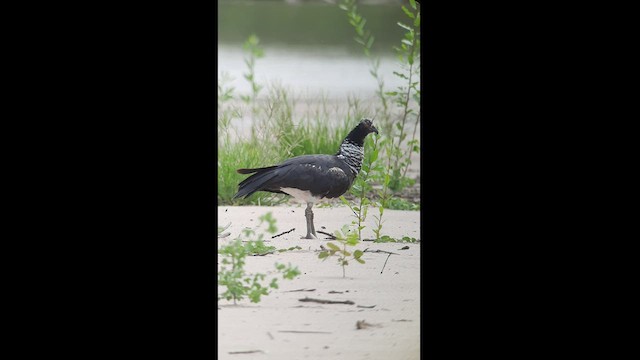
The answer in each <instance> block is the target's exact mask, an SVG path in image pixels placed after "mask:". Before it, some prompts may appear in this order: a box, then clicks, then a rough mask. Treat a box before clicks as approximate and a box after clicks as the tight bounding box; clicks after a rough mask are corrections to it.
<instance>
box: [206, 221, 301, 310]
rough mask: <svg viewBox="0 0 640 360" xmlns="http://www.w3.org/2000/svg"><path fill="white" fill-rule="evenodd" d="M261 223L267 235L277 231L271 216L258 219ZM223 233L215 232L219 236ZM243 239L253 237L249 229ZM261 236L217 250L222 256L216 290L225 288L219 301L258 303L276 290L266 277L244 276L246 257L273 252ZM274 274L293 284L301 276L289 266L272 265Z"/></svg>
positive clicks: (294, 268)
mask: <svg viewBox="0 0 640 360" xmlns="http://www.w3.org/2000/svg"><path fill="white" fill-rule="evenodd" d="M264 222H266V223H267V224H268V227H267V229H266V231H267V232H268V233H271V234H274V233H275V232H276V231H277V229H276V226H275V219H273V217H272V216H271V213H267V214H265V215H263V216H261V217H260V223H259V224H258V226H260V225H262V224H263V223H264ZM221 231H222V230H220V229H219V230H218V232H219V233H220V232H221ZM243 233H244V235H245V237H247V238H249V237H252V236H254V235H255V232H254V231H253V230H251V229H245V230H243ZM263 237H264V234H262V233H261V234H259V235H258V237H257V240H250V241H248V242H246V243H243V242H242V240H241V237H240V236H239V237H238V238H236V239H235V240H233V241H232V242H230V243H229V244H227V245H225V246H222V247H221V248H220V249H218V254H220V255H222V260H221V264H222V265H221V266H220V269H219V270H218V286H223V287H225V288H226V289H225V291H223V292H222V293H221V294H220V295H219V296H218V300H220V299H226V300H233V303H234V304H236V303H237V301H239V300H242V299H244V298H245V297H248V298H249V300H250V301H251V302H254V303H257V302H260V299H261V297H262V296H266V295H269V289H277V288H278V278H277V277H272V278H271V281H270V282H268V280H267V275H266V274H262V273H256V274H248V273H246V271H245V269H244V266H245V263H246V257H247V256H249V255H264V254H267V253H270V252H273V251H274V250H275V247H273V246H266V245H265V244H264V242H263V240H262V239H263ZM292 249H293V248H289V249H284V250H283V251H288V250H292ZM274 267H275V270H274V272H275V273H278V274H280V275H281V276H282V279H286V280H292V279H294V278H295V277H296V276H298V275H300V271H299V270H298V268H297V267H294V266H292V265H291V264H288V265H284V264H279V263H275V265H274Z"/></svg>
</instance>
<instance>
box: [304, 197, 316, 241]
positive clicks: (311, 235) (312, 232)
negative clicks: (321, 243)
mask: <svg viewBox="0 0 640 360" xmlns="http://www.w3.org/2000/svg"><path fill="white" fill-rule="evenodd" d="M312 207H313V203H312V202H308V203H307V208H306V209H305V210H304V217H305V218H307V236H305V237H304V238H303V239H317V238H318V237H317V235H316V228H315V227H314V226H313V211H312V210H311V208H312Z"/></svg>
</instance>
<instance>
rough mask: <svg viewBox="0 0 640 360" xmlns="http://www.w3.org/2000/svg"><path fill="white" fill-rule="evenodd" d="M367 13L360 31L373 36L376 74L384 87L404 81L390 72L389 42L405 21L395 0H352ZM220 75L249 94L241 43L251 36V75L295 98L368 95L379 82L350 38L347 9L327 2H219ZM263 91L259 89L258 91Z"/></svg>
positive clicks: (393, 64)
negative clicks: (257, 53) (257, 54)
mask: <svg viewBox="0 0 640 360" xmlns="http://www.w3.org/2000/svg"><path fill="white" fill-rule="evenodd" d="M358 10H359V12H360V13H362V14H363V16H364V18H366V19H367V25H366V29H368V30H369V31H371V34H373V35H374V37H375V39H376V40H375V42H374V46H373V49H372V50H373V56H374V58H379V59H380V68H379V74H380V75H381V76H382V78H383V80H384V83H385V90H386V91H392V90H395V89H396V88H397V86H399V85H402V84H403V82H402V81H401V80H402V79H400V78H398V77H397V76H395V75H393V72H394V71H401V69H400V68H399V62H398V61H397V59H396V57H395V51H394V50H393V46H398V44H399V43H400V40H401V39H402V34H403V29H402V28H400V27H399V26H398V25H397V22H398V21H404V22H406V21H405V20H406V16H405V15H404V14H403V13H402V10H401V9H400V2H398V1H391V2H383V3H379V4H373V5H365V4H361V5H358ZM218 17H219V21H218V37H219V38H218V69H217V70H218V77H219V79H220V78H221V77H222V76H223V75H224V76H228V77H230V78H231V79H232V80H231V81H227V85H228V86H233V87H234V88H235V91H236V92H238V93H241V94H248V93H250V91H251V85H250V84H249V82H248V81H246V80H245V79H244V77H243V74H244V73H246V72H247V65H246V64H245V61H244V58H245V57H247V56H248V53H247V52H245V51H243V49H242V44H243V42H244V41H245V40H246V39H247V38H248V37H249V36H250V35H251V34H255V35H256V36H257V37H258V38H260V44H261V46H262V47H263V49H264V53H265V56H264V57H263V58H260V59H257V60H256V63H255V74H256V81H257V82H258V83H259V84H261V85H265V86H266V85H269V84H275V83H279V84H280V85H283V86H285V87H287V88H289V89H290V90H291V91H292V92H293V93H295V95H296V96H297V97H298V98H302V99H314V98H319V97H324V98H326V99H328V100H337V101H339V100H345V101H346V98H347V96H349V95H353V96H356V97H358V98H360V99H363V100H366V99H373V98H374V97H375V96H376V95H375V92H376V90H377V87H378V84H377V81H376V79H375V78H374V77H373V76H372V75H371V74H370V69H371V60H370V59H368V58H367V57H366V56H365V55H364V53H363V51H362V47H361V45H359V44H357V43H356V42H355V41H354V40H353V38H354V36H355V30H354V29H353V27H352V26H351V25H350V24H349V21H348V18H347V15H346V12H345V11H344V10H341V9H339V7H338V5H337V4H331V3H330V2H328V1H303V2H296V3H295V4H292V3H291V2H286V1H242V2H240V1H235V2H230V1H222V2H220V3H219V11H218ZM262 93H263V95H264V93H265V92H264V91H263V92H262Z"/></svg>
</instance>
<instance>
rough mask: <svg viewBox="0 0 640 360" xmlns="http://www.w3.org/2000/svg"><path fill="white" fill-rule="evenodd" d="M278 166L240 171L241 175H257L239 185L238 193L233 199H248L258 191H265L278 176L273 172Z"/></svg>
mask: <svg viewBox="0 0 640 360" xmlns="http://www.w3.org/2000/svg"><path fill="white" fill-rule="evenodd" d="M276 167H277V166H269V167H264V168H257V169H238V170H237V172H238V173H239V174H251V173H255V174H253V175H251V176H249V177H248V178H246V179H244V180H243V181H242V182H241V183H240V184H238V193H236V194H235V195H233V198H232V199H237V198H240V197H247V196H249V195H251V194H253V193H254V192H256V191H260V190H263V189H264V188H263V186H264V185H265V184H266V183H268V182H269V180H271V179H273V178H274V177H275V176H276V175H277V174H276V173H275V172H274V171H273V169H275V168H276Z"/></svg>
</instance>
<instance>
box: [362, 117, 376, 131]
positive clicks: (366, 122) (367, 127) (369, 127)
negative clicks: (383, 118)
mask: <svg viewBox="0 0 640 360" xmlns="http://www.w3.org/2000/svg"><path fill="white" fill-rule="evenodd" d="M358 127H360V128H361V129H363V130H364V131H366V133H365V134H369V133H372V132H374V133H376V134H378V129H376V127H375V126H373V121H372V120H371V119H366V118H365V119H362V120H361V121H360V124H358Z"/></svg>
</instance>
